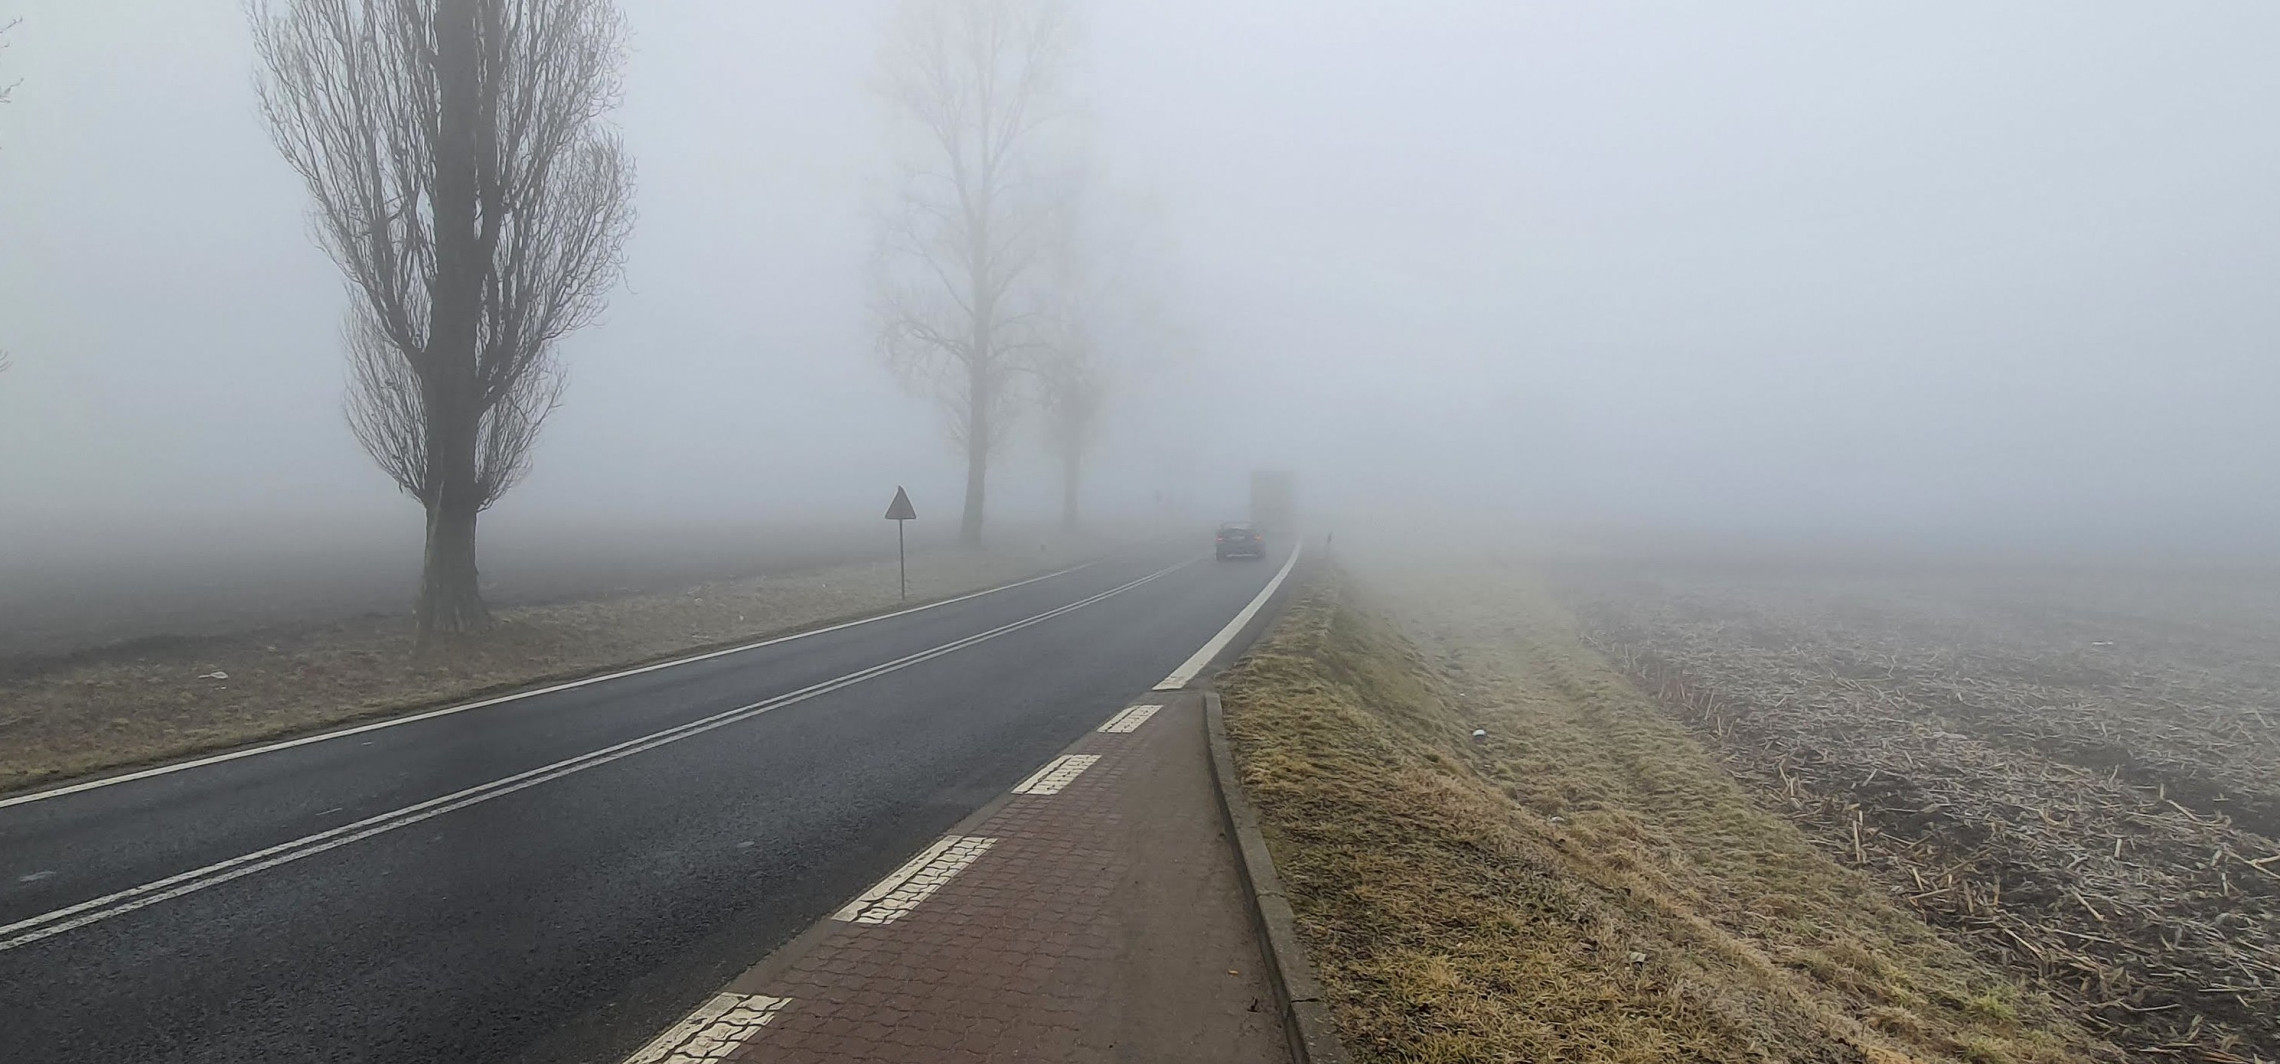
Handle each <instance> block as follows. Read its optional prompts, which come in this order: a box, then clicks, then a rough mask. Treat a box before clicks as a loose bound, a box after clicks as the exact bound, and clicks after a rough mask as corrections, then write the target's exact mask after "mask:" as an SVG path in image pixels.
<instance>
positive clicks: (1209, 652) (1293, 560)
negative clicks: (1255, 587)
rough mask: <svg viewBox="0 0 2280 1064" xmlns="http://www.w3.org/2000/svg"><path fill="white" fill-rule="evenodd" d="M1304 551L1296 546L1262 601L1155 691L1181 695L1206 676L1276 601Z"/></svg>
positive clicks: (1256, 601)
mask: <svg viewBox="0 0 2280 1064" xmlns="http://www.w3.org/2000/svg"><path fill="white" fill-rule="evenodd" d="M1304 547H1305V544H1303V543H1294V544H1292V545H1291V548H1290V560H1289V561H1286V562H1284V563H1283V567H1282V571H1281V572H1279V573H1276V574H1275V578H1274V579H1272V580H1269V581H1267V586H1266V587H1263V588H1260V589H1259V595H1258V597H1257V598H1254V599H1252V600H1251V604H1250V605H1248V606H1245V607H1243V612H1241V613H1238V614H1236V615H1235V619H1234V620H1232V621H1229V622H1227V627H1225V628H1222V629H1220V630H1219V634H1218V635H1215V636H1212V637H1211V642H1208V643H1205V644H1204V645H1203V649H1201V650H1198V651H1196V652H1195V655H1194V656H1192V657H1190V658H1188V659H1187V660H1186V661H1184V662H1181V663H1180V667H1179V668H1176V669H1173V670H1172V674H1171V675H1170V676H1166V677H1164V679H1163V682H1161V683H1158V684H1157V685H1156V686H1155V688H1154V690H1158V691H1177V690H1179V689H1180V688H1182V687H1186V686H1187V685H1188V681H1190V680H1193V679H1195V674H1196V673H1199V672H1202V671H1203V667H1204V666H1206V665H1209V664H1211V659H1213V658H1216V657H1218V656H1219V652H1220V651H1222V650H1225V649H1227V644H1229V643H1232V642H1234V641H1235V637H1236V636H1237V635H1240V634H1241V633H1242V631H1243V626H1244V625H1246V624H1249V623H1251V618H1253V617H1256V616H1258V615H1259V610H1260V609H1261V608H1263V607H1265V606H1266V604H1267V600H1268V599H1270V598H1273V597H1274V595H1275V589H1276V588H1278V587H1281V586H1282V582H1283V578H1284V577H1287V576H1289V575H1290V570H1291V567H1292V566H1294V565H1297V564H1298V552H1299V551H1300V550H1301V549H1303V548H1304Z"/></svg>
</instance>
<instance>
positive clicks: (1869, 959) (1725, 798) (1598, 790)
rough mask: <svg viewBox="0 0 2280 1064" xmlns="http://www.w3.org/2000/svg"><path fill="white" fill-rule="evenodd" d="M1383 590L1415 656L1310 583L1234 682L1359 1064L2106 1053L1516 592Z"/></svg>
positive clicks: (1322, 584)
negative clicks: (1723, 764) (1480, 732)
mask: <svg viewBox="0 0 2280 1064" xmlns="http://www.w3.org/2000/svg"><path fill="white" fill-rule="evenodd" d="M1373 586H1374V587H1376V588H1377V589H1378V590H1377V591H1376V592H1375V593H1376V594H1378V595H1381V596H1383V597H1382V598H1381V599H1379V600H1378V601H1383V602H1385V603H1387V604H1388V605H1389V606H1390V608H1392V609H1393V611H1394V612H1395V614H1396V615H1398V616H1399V617H1400V618H1402V620H1403V621H1404V622H1405V623H1406V624H1407V625H1408V631H1409V634H1411V635H1414V636H1415V637H1416V638H1417V642H1415V643H1413V642H1411V640H1410V639H1408V638H1405V636H1404V633H1403V632H1402V631H1401V630H1399V629H1397V628H1396V626H1395V624H1394V623H1393V622H1391V621H1388V620H1386V619H1384V618H1383V617H1381V616H1379V615H1377V614H1376V613H1374V612H1372V611H1371V609H1369V608H1368V607H1366V606H1364V605H1362V604H1360V603H1359V602H1357V601H1356V594H1355V592H1354V591H1353V590H1352V587H1351V585H1350V584H1349V583H1348V581H1347V580H1346V578H1344V577H1342V576H1340V575H1338V574H1337V573H1335V572H1325V573H1324V574H1322V575H1319V576H1317V577H1316V578H1314V579H1313V580H1312V581H1310V582H1309V584H1308V585H1307V586H1306V587H1305V588H1304V589H1303V591H1302V593H1301V595H1300V597H1299V599H1298V601H1297V602H1295V603H1294V605H1293V607H1292V609H1291V611H1290V613H1289V614H1288V615H1287V616H1286V617H1285V619H1284V620H1283V622H1282V623H1281V624H1280V625H1279V626H1278V628H1277V629H1276V631H1275V633H1274V634H1273V635H1272V636H1271V637H1270V638H1269V639H1268V640H1267V641H1266V642H1265V643H1264V644H1263V645H1262V646H1261V647H1260V648H1259V649H1258V650H1257V651H1256V652H1254V653H1253V654H1252V655H1251V656H1249V657H1248V658H1247V659H1246V660H1245V661H1244V663H1243V664H1241V665H1240V666H1238V667H1237V668H1236V669H1234V670H1232V671H1231V672H1230V673H1228V674H1227V675H1226V676H1225V677H1224V679H1223V682H1222V684H1221V687H1222V689H1223V691H1224V692H1225V697H1226V701H1227V706H1228V713H1229V728H1230V732H1231V735H1232V736H1233V739H1234V742H1235V745H1236V751H1237V756H1238V759H1239V761H1240V763H1241V765H1242V771H1243V774H1244V779H1245V782H1246V784H1247V786H1248V787H1249V788H1250V790H1251V793H1252V796H1253V797H1254V798H1255V799H1256V800H1257V802H1258V804H1259V807H1260V809H1261V813H1262V816H1263V818H1264V820H1265V821H1266V824H1267V827H1268V830H1269V835H1270V843H1271V845H1272V846H1273V848H1274V851H1275V855H1276V860H1277V863H1278V864H1279V865H1280V867H1281V870H1282V872H1283V875H1284V879H1285V881H1286V884H1287V886H1288V888H1289V890H1290V893H1291V901H1292V904H1293V906H1294V907H1295V908H1296V910H1297V912H1298V914H1299V920H1300V925H1301V932H1302V934H1303V935H1304V936H1305V937H1306V939H1307V942H1308V946H1309V949H1310V950H1311V952H1312V954H1313V957H1314V960H1315V961H1316V963H1317V964H1318V965H1319V966H1320V967H1321V969H1322V975H1323V981H1324V983H1325V985H1326V987H1327V988H1328V990H1329V992H1330V994H1331V996H1332V998H1333V1011H1334V1014H1335V1016H1336V1018H1337V1022H1338V1024H1339V1027H1340V1030H1341V1032H1342V1033H1343V1035H1344V1036H1345V1038H1346V1040H1347V1042H1348V1044H1349V1045H1350V1046H1351V1047H1353V1048H1354V1049H1355V1050H1356V1052H1357V1054H1358V1055H1359V1056H1360V1057H1361V1058H1363V1059H1365V1060H1401V1061H1420V1062H1442V1061H1448V1062H1454V1061H1543V1060H1574V1061H1644V1060H1673V1059H1694V1060H1715V1061H1742V1060H1831V1061H1878V1062H1892V1064H1897V1062H1899V1061H1905V1060H1963V1061H1976V1062H1998V1061H2015V1062H2033V1061H2058V1060H2076V1059H2087V1058H2093V1057H2097V1056H2101V1055H2105V1054H2107V1053H2110V1051H2109V1050H2105V1049H2103V1048H2102V1047H2100V1046H2098V1045H2096V1044H2094V1043H2092V1042H2091V1040H2090V1039H2089V1038H2088V1037H2087V1036H2085V1035H2084V1034H2083V1033H2082V1032H2081V1031H2080V1030H2079V1029H2078V1028H2076V1027H2074V1026H2072V1025H2070V1024H2069V1023H2068V1022H2067V1021H2065V1020H2064V1019H2063V1018H2061V1017H2059V1016H2058V1015H2056V1014H2055V1013H2054V1012H2053V1010H2052V1009H2051V1008H2050V1006H2049V1005H2048V1004H2047V1003H2046V1002H2045V1001H2044V1000H2043V999H2041V998H2040V997H2038V996H2036V995H2034V994H2032V993H2027V992H2023V991H2022V990H2021V989H2020V988H2019V987H2018V986H2017V985H2015V984H2014V983H2013V982H2012V981H2011V980H2010V979H2009V978H2007V977H2006V976H2005V975H2003V974H2002V973H2000V972H1998V971H1996V970H1994V969H1993V968H1991V967H1989V966H1987V965H1986V964H1984V963H1983V962H1981V961H1979V960H1977V959H1975V958H1974V957H1973V956H1971V955H1970V954H1969V953H1968V952H1966V951H1964V950H1962V949H1959V948H1957V947H1956V946H1954V945H1952V944H1951V943H1949V942H1947V941H1946V940H1944V939H1942V938H1941V937H1940V936H1939V935H1938V934H1937V933H1935V932H1934V931H1932V930H1931V929H1930V928H1929V927H1927V926H1926V925H1925V924H1924V923H1923V922H1922V921H1921V920H1919V919H1918V918H1917V917H1916V916H1914V915H1913V914H1911V913H1909V912H1907V911H1905V910H1903V909H1901V908H1899V907H1898V906H1896V905H1894V904H1892V903H1891V902H1890V901H1889V900H1888V899H1887V898H1886V897H1885V895H1884V894H1883V893H1882V892H1881V891H1878V890H1876V889H1874V888H1873V887H1872V886H1871V884H1870V883H1869V882H1868V881H1867V880H1866V879H1864V878H1863V877H1862V876H1860V875H1859V874H1857V873H1855V872H1853V871H1850V870H1848V869H1846V868H1844V867H1842V866H1840V865H1839V864H1837V863H1836V862H1834V861H1832V860H1830V859H1829V858H1828V857H1827V856H1825V855H1824V854H1823V853H1822V852H1821V851H1819V850H1818V849H1816V848H1815V847H1814V846H1813V845H1812V844H1811V843H1810V842H1809V841H1808V840H1807V839H1806V838H1805V837H1804V836H1803V835H1801V834H1800V833H1799V832H1798V831H1797V829H1796V828H1794V827H1793V826H1791V825H1790V824H1788V823H1787V822H1785V821H1783V820H1782V819H1781V818H1779V817H1776V816H1773V815H1771V814H1769V813H1766V812H1764V811H1761V810H1759V809H1758V808H1756V807H1754V806H1753V805H1752V803H1751V802H1750V800H1749V798H1748V796H1747V795H1745V794H1744V792H1743V791H1742V790H1741V789H1740V788H1739V787H1738V786H1737V785H1736V784H1735V783H1734V782H1733V781H1732V780H1730V779H1729V778H1728V777H1727V776H1726V775H1725V773H1724V772H1723V771H1722V770H1721V769H1720V767H1719V765H1718V764H1717V762H1716V761H1715V760H1713V758H1712V757H1711V756H1710V755H1709V754H1708V753H1707V752H1706V751H1705V750H1704V748H1703V747H1702V746H1701V745H1700V744H1698V743H1697V742H1696V741H1695V740H1694V739H1693V738H1691V737H1690V736H1689V735H1688V734H1687V732H1686V731H1685V730H1684V729H1683V728H1682V727H1681V726H1680V725H1678V724H1677V723H1675V722H1674V721H1672V720H1670V719H1669V718H1667V717H1666V716H1665V715H1664V713H1663V712H1662V710H1661V709H1660V708H1659V707H1658V706H1657V705H1656V704H1655V703H1654V702H1652V701H1651V700H1649V699H1647V698H1646V697H1645V696H1643V695H1641V694H1639V693H1638V692H1636V691H1635V690H1634V689H1633V688H1632V687H1631V686H1630V685H1629V684H1628V682H1627V681H1625V680H1624V679H1623V678H1622V677H1621V676H1619V675H1617V674H1616V673H1615V672H1613V671H1612V670H1611V668H1610V667H1609V666H1608V665H1607V664H1606V663H1605V662H1604V661H1602V660H1601V659H1600V658H1599V657H1598V656H1597V655H1595V654H1594V653H1592V652H1590V651H1589V650H1588V649H1586V648H1585V647H1584V646H1583V645H1582V644H1581V643H1580V642H1579V641H1578V638H1577V635H1576V632H1575V629H1574V626H1573V623H1572V621H1570V620H1569V618H1567V616H1566V615H1565V614H1564V613H1562V612H1561V611H1560V610H1559V609H1558V608H1557V607H1556V606H1554V605H1552V604H1551V602H1550V600H1549V599H1548V597H1547V596H1545V595H1544V594H1543V593H1542V592H1541V591H1540V590H1539V589H1538V588H1537V587H1536V586H1535V585H1534V583H1533V582H1532V580H1531V579H1530V578H1529V577H1528V576H1527V575H1526V574H1525V573H1524V572H1522V571H1520V570H1515V569H1507V568H1491V569H1488V570H1485V571H1484V570H1482V569H1479V568H1473V569H1467V570H1463V571H1457V570H1455V569H1453V568H1452V569H1450V570H1438V571H1410V572H1401V573H1393V574H1388V575H1386V576H1385V578H1384V579H1382V580H1379V581H1378V583H1377V584H1376V585H1373ZM1420 646H1421V647H1422V648H1423V649H1420ZM1475 727H1479V728H1484V729H1486V730H1487V732H1488V738H1487V740H1486V741H1485V742H1479V743H1475V742H1472V741H1469V740H1468V734H1469V732H1470V731H1471V730H1472V729H1473V728H1475Z"/></svg>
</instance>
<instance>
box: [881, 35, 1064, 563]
mask: <svg viewBox="0 0 2280 1064" xmlns="http://www.w3.org/2000/svg"><path fill="white" fill-rule="evenodd" d="M1074 42H1075V27H1074V25H1073V23H1072V21H1071V18H1070V14H1069V10H1068V8H1067V6H1066V5H1065V4H1064V3H1063V2H1062V0H905V3H904V4H903V6H902V8H901V11H900V12H899V14H898V18H897V21H896V23H895V26H894V29H893V33H892V35H891V36H890V38H889V41H888V45H887V48H886V52H885V64H884V65H885V73H886V81H887V91H888V96H889V100H890V102H891V103H892V104H893V106H894V108H895V111H896V113H897V117H898V119H899V120H900V122H901V124H902V125H903V126H904V127H906V129H907V131H908V132H909V133H911V134H913V136H912V137H911V142H912V145H913V150H912V151H911V152H910V157H909V158H908V159H907V160H906V165H905V170H904V172H903V173H902V175H901V177H902V182H901V188H900V209H899V211H898V212H897V213H896V215H895V216H894V218H893V220H892V221H891V222H890V224H889V225H888V227H887V233H886V235H885V239H884V241H883V242H882V248H881V250H882V254H881V261H880V275H879V303H878V312H879V317H880V347H881V349H882V351H883V352H884V353H885V355H886V356H887V359H888V362H889V364H890V365H892V366H893V367H894V368H895V370H896V371H897V372H899V373H900V374H901V375H902V376H903V378H904V379H905V380H906V381H908V382H909V383H911V384H912V385H913V386H914V387H918V388H921V389H923V390H926V391H929V392H931V393H932V394H934V395H935V396H936V398H938V399H939V400H940V401H941V402H942V404H943V406H944V408H945V410H946V411H947V413H948V414H949V415H950V433H951V437H952V438H953V439H954V440H956V441H957V442H958V444H959V445H960V446H961V447H963V449H964V451H965V457H966V500H965V510H964V513H963V515H962V516H961V518H960V520H959V526H958V531H959V538H960V539H962V540H963V541H965V542H967V543H975V542H979V541H980V539H981V534H982V520H983V507H984V504H985V502H986V496H987V481H988V476H989V461H990V455H991V452H992V450H993V449H994V448H995V447H996V445H997V444H998V443H999V442H1000V441H1001V440H1002V439H1003V438H1004V436H1005V431H1006V427H1007V421H1008V420H1009V418H1010V415H1011V413H1012V404H1013V400H1014V398H1015V395H1014V392H1015V389H1014V385H1013V380H1012V377H1013V374H1014V373H1015V372H1016V370H1017V368H1018V364H1019V358H1020V351H1019V348H1020V346H1021V344H1022V343H1023V342H1024V341H1023V338H1022V334H1023V332H1024V330H1026V329H1029V328H1031V327H1033V326H1034V325H1035V324H1036V323H1037V320H1038V316H1039V313H1040V311H1039V310H1038V307H1037V302H1038V301H1037V299H1036V298H1035V293H1034V292H1033V291H1032V290H1031V289H1032V288H1033V287H1034V284H1035V281H1036V278H1035V276H1034V275H1035V274H1036V273H1037V272H1038V271H1037V269H1036V267H1037V266H1038V264H1039V262H1040V260H1041V259H1042V258H1044V257H1045V254H1046V252H1047V251H1048V250H1049V248H1050V246H1051V243H1052V241H1053V239H1054V238H1055V234H1056V233H1057V231H1058V230H1059V229H1060V220H1059V218H1058V214H1059V212H1060V211H1061V210H1062V209H1063V207H1064V206H1065V204H1066V202H1067V198H1068V197H1067V196H1066V195H1065V194H1064V192H1065V189H1064V183H1063V182H1061V181H1060V180H1058V178H1059V176H1060V175H1058V174H1057V173H1056V172H1055V169H1054V167H1055V165H1056V164H1057V163H1058V162H1060V161H1061V160H1060V158H1059V157H1058V156H1057V154H1056V149H1057V147H1058V144H1057V143H1056V139H1055V130H1054V127H1055V126H1056V125H1058V124H1061V123H1062V122H1063V120H1064V119H1066V118H1067V112H1066V108H1065V106H1064V104H1063V92H1064V86H1063V74H1064V72H1065V68H1066V67H1067V64H1068V61H1069V58H1070V52H1071V50H1072V48H1073V46H1074Z"/></svg>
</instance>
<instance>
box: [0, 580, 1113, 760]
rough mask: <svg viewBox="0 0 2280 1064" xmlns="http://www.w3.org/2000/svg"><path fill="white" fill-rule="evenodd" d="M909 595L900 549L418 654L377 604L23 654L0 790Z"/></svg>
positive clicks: (807, 621) (512, 626) (3, 716)
mask: <svg viewBox="0 0 2280 1064" xmlns="http://www.w3.org/2000/svg"><path fill="white" fill-rule="evenodd" d="M1073 553H1074V552H1073V550H1071V551H1059V550H1056V551H1054V552H1050V553H1040V552H1038V551H1035V550H1011V551H1002V552H989V551H977V552H965V551H951V550H945V551H938V552H929V553H927V554H925V555H921V556H914V558H913V565H912V570H911V588H910V592H911V599H912V601H923V600H925V599H929V598H940V597H944V596H948V595H953V594H957V593H960V592H964V591H970V590H973V589H976V588H980V587H986V586H989V585H991V584H996V583H1001V582H1004V581H1006V580H1010V579H1014V578H1016V577H1019V576H1023V575H1027V574H1030V573H1034V572H1038V571H1041V570H1043V569H1044V568H1047V567H1049V566H1052V565H1056V564H1063V563H1065V562H1066V561H1067V560H1068V558H1070V557H1071V556H1073ZM897 601H898V599H897V597H896V588H895V564H894V563H893V562H892V561H889V562H885V563H862V564H854V565H837V566H830V567H826V568H819V569H810V570H803V571H798V572H790V573H778V574H772V575H768V576H762V577H753V578H749V579H744V580H732V581H719V582H714V583H707V584H702V585H699V586H696V587H693V588H688V589H685V590H682V591H677V592H670V593H661V594H647V595H634V596H625V597H618V598H609V599H597V600H590V601H583V602H569V603H560V604H555V605H547V606H532V607H525V608H517V609H510V610H505V611H502V612H501V613H500V614H499V616H498V618H497V623H496V624H495V625H493V626H492V628H491V629H490V630H488V631H486V632H484V633H482V634H480V635H479V636H477V637H475V638H473V639H470V640H468V641H466V642H465V643H464V644H463V645H459V646H454V647H451V648H449V649H448V650H445V651H440V652H429V653H423V654H415V653H413V651H412V641H411V636H410V632H409V630H408V627H407V625H406V622H405V621H403V620H402V619H400V618H367V619H364V620H361V621H355V622H350V623H343V624H334V625H328V626H320V627H304V628H296V629H290V630H269V631H259V632H254V633H250V634H246V635H237V636H223V637H211V638H196V639H171V640H144V641H140V642H139V643H137V644H134V645H130V646H127V647H119V648H113V649H110V650H105V651H97V652H90V653H83V654H76V655H71V656H69V657H65V658H59V659H50V660H47V661H42V662H29V663H19V664H18V665H17V666H15V667H14V668H13V669H12V670H11V671H9V672H7V673H0V793H4V792H7V791H10V790H14V789H19V788H23V787H27V786H31V785H34V784H38V783H41V782H44V781H52V780H56V779H60V778H64V777H69V776H74V775H81V774H85V773H89V772H95V771H100V770H103V769H108V768H115V767H120V766H126V765H135V764H142V763H147V762H153V761H160V760H165V759H170V758H176V757H181V756H184V755H187V754H192V753H197V752H199V751H205V750H215V749H223V748H228V747H231V746H237V745H242V744H244V743H247V742H252V741H255V740H259V739H264V738H271V737H275V736H279V735H286V734H291V733H295V732H305V731H310V730H314V729H318V728H323V727H327V726H330V725H335V724H339V723H342V722H345V721H351V720H355V719H358V718H363V717H373V716H380V715H385V714H389V713H394V712H399V711H402V710H404V709H406V708H410V707H414V706H420V705H430V704H446V703H450V702H455V701H461V700H465V699H467V698H469V697H472V696H475V695H478V694H481V693H485V692H492V691H500V690H507V689H512V688H516V687H524V686H529V685H532V684H534V683H537V682H539V681H542V680H547V679H552V678H561V677H567V676H575V675H580V674H586V673H592V672H595V671H599V670H602V669H606V668H609V667H612V666H616V665H624V664H629V663H633V662H638V661H645V660H653V659H656V658H660V657H665V656H670V655H673V654H676V653H681V652H684V651H687V650H689V649H691V648H696V647H704V646H710V645H717V644H724V643H734V642H739V641H744V640H749V639H752V638H755V637H757V636H762V635H766V634H768V633H772V632H781V631H788V630H792V629H797V628H804V627H811V626H814V625H816V624H819V623H822V622H825V621H829V620H833V619H837V618H843V617H849V616H855V615H860V614H865V613H871V612H876V611H879V610H883V609H887V608H890V607H892V606H894V605H896V603H897ZM214 673H222V674H225V675H224V676H222V677H218V678H209V677H210V676H211V674H214Z"/></svg>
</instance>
